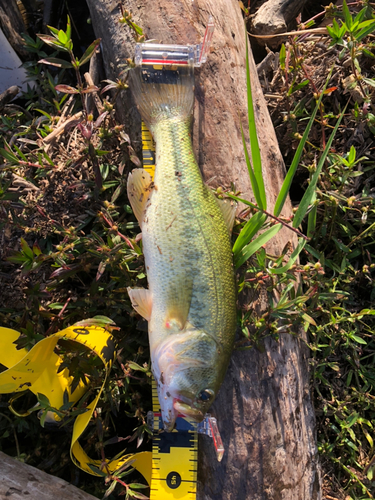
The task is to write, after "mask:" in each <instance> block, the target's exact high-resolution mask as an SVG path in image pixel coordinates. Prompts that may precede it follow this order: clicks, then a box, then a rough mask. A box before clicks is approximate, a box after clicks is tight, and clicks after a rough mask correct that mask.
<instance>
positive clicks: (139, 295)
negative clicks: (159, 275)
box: [127, 287, 152, 321]
mask: <svg viewBox="0 0 375 500" xmlns="http://www.w3.org/2000/svg"><path fill="white" fill-rule="evenodd" d="M127 290H128V294H129V297H130V300H131V303H132V306H133V307H134V309H135V310H136V311H137V313H138V314H140V315H141V316H142V317H143V318H145V319H146V320H147V321H150V318H151V311H152V295H151V292H150V290H147V289H146V288H130V287H128V289H127Z"/></svg>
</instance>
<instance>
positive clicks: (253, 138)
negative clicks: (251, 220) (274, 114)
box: [245, 23, 267, 210]
mask: <svg viewBox="0 0 375 500" xmlns="http://www.w3.org/2000/svg"><path fill="white" fill-rule="evenodd" d="M245 43H246V86H247V114H248V118H249V136H250V146H251V157H252V160H253V166H254V176H255V179H256V184H257V191H258V197H256V196H255V189H254V185H253V180H252V179H251V176H250V181H251V184H252V187H253V191H254V196H255V199H256V200H257V203H258V205H259V206H260V207H261V208H263V210H266V209H267V200H266V190H265V188H264V181H263V174H262V159H261V157H260V149H259V142H258V136H257V130H256V125H255V116H254V106H253V95H252V90H251V80H250V66H249V42H248V38H247V30H246V23H245ZM249 173H250V172H249Z"/></svg>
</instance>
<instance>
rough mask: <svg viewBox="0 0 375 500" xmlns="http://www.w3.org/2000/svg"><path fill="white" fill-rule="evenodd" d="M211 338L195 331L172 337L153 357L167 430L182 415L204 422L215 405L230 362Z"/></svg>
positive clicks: (191, 329)
mask: <svg viewBox="0 0 375 500" xmlns="http://www.w3.org/2000/svg"><path fill="white" fill-rule="evenodd" d="M223 358H225V357H223V355H222V349H221V348H220V345H219V344H218V342H217V341H216V340H215V339H214V338H213V337H212V336H210V335H208V334H206V333H205V332H203V331H199V330H197V329H195V328H193V327H190V328H188V329H187V330H185V331H183V332H181V333H178V334H175V335H171V336H169V337H168V338H167V339H165V340H164V341H162V342H161V343H160V344H159V345H158V347H157V348H156V349H155V352H154V353H152V370H153V373H154V377H155V380H156V382H157V387H158V397H159V403H160V409H161V414H162V419H163V424H164V429H165V430H166V431H168V432H170V431H172V430H173V428H174V425H175V421H176V418H177V417H178V416H180V415H183V416H184V417H188V418H189V419H191V420H193V421H195V422H201V421H202V420H203V418H204V416H205V414H206V412H207V410H208V409H209V407H210V406H211V404H212V403H213V401H214V399H215V397H216V393H217V391H218V389H219V387H220V384H221V382H222V379H223V377H224V374H225V371H226V366H227V362H226V360H225V359H223Z"/></svg>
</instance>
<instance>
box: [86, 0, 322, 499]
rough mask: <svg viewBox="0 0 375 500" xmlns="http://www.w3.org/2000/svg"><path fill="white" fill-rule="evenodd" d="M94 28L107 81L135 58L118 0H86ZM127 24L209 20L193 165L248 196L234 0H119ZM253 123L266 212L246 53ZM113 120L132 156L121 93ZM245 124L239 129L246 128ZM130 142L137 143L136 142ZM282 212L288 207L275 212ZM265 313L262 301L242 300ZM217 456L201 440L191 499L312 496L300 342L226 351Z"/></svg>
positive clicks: (215, 182)
mask: <svg viewBox="0 0 375 500" xmlns="http://www.w3.org/2000/svg"><path fill="white" fill-rule="evenodd" d="M88 5H89V8H90V12H91V18H92V22H93V27H94V30H95V34H96V36H97V37H100V38H101V39H102V50H103V61H104V65H105V70H106V73H107V78H109V79H112V80H114V79H115V78H116V77H118V75H119V73H120V71H121V69H123V68H122V67H121V64H123V63H124V62H125V60H126V59H127V58H129V57H133V55H134V40H133V38H132V35H131V33H130V32H129V30H127V29H126V28H124V27H123V26H122V25H120V23H119V21H118V19H119V18H120V16H121V12H120V10H119V5H118V2H117V0H88ZM126 7H127V8H128V9H129V10H130V11H131V12H132V14H133V16H134V22H135V23H136V24H138V25H140V26H142V27H143V28H144V32H145V34H146V36H147V38H149V39H151V38H152V39H156V40H158V41H159V40H160V41H163V42H164V43H175V44H187V43H190V44H193V43H199V42H200V41H201V40H202V37H203V34H204V30H205V25H206V23H207V19H208V16H209V15H210V14H211V15H212V16H213V18H214V21H215V25H216V28H215V33H214V39H213V47H212V50H211V53H210V54H209V58H208V60H207V63H206V64H205V65H204V66H203V67H202V68H201V69H199V70H197V72H196V99H195V109H194V125H193V140H194V147H195V152H196V157H197V160H198V164H199V166H200V168H201V170H202V173H203V176H204V178H205V179H206V180H208V181H210V185H212V186H220V185H221V186H227V187H228V186H230V183H231V182H234V183H235V184H236V186H237V187H238V188H239V189H241V191H242V196H243V197H246V198H248V199H250V200H254V197H253V195H252V192H251V188H250V184H249V180H248V172H247V166H246V162H245V159H244V153H243V146H242V140H241V132H240V126H239V124H240V120H241V121H242V123H243V124H244V125H246V122H247V114H246V110H247V101H246V77H245V29H244V24H243V19H242V17H241V12H240V8H239V5H238V2H237V1H236V0H215V2H213V1H212V0H196V1H194V2H191V1H187V0H186V1H175V2H170V1H169V0H127V4H126ZM250 64H251V68H250V69H251V78H252V86H253V94H254V95H253V99H254V108H255V114H256V124H257V129H258V131H259V142H260V149H261V156H262V162H263V172H264V178H265V185H266V193H267V199H268V206H269V207H270V210H271V209H272V206H273V204H274V203H275V200H276V196H277V194H278V192H279V189H280V186H281V184H282V181H283V178H284V175H285V167H284V164H283V160H282V157H281V154H280V151H279V148H278V144H277V140H276V136H275V133H274V129H273V126H272V123H271V120H270V117H269V114H268V110H267V106H266V103H265V100H264V97H263V94H262V90H261V87H260V84H259V81H258V78H257V72H256V67H255V64H254V61H253V59H252V57H251V59H250ZM118 111H119V116H120V118H121V119H122V121H123V123H124V124H125V126H126V127H127V129H128V131H129V133H130V135H131V138H132V140H133V143H134V144H135V146H137V145H138V150H140V147H141V142H140V136H139V131H140V117H139V115H138V112H137V110H136V108H135V106H134V104H133V102H132V98H131V95H130V93H128V94H127V95H125V96H124V97H123V100H122V102H121V103H119V108H118ZM245 128H246V127H245ZM137 141H138V142H137ZM290 213H291V204H290V201H288V202H287V203H286V205H285V207H284V210H283V215H284V216H288V215H290ZM288 242H289V243H290V244H291V245H292V247H295V245H296V238H295V235H294V234H293V233H292V232H290V231H288V230H287V229H283V231H281V232H280V233H279V234H278V235H277V236H276V237H275V238H274V240H273V241H272V243H271V244H270V245H269V246H268V251H269V252H270V253H272V254H280V253H281V250H282V249H283V248H284V246H285V244H286V243H288ZM253 301H254V303H256V304H257V307H258V308H260V309H264V308H265V307H267V303H266V301H265V300H264V298H263V299H262V297H246V298H242V299H241V302H242V303H243V304H244V307H250V305H251V303H252V302H253ZM212 414H213V415H214V416H216V417H217V419H218V423H219V427H220V431H221V433H222V437H223V442H224V446H225V448H226V453H225V455H224V458H223V461H222V462H221V463H218V462H217V461H216V458H215V453H214V449H213V444H212V442H210V440H209V439H208V438H206V437H203V438H202V439H200V442H199V446H200V451H199V464H198V481H199V488H198V500H203V499H204V500H227V499H229V498H236V499H237V498H238V499H244V500H245V499H250V498H251V500H271V499H272V500H274V499H275V498H277V499H278V500H284V499H285V500H286V499H288V500H305V499H306V500H319V499H320V498H321V489H320V474H319V465H318V459H317V448H316V444H315V428H314V426H315V419H314V411H313V407H312V403H311V397H310V392H309V373H308V351H307V348H306V347H305V345H304V343H303V340H301V339H299V338H298V337H296V336H292V335H289V334H281V335H280V339H279V341H278V342H276V341H274V340H272V339H271V338H268V339H266V340H265V341H264V344H263V348H262V349H260V350H257V349H255V348H254V349H251V350H246V351H234V353H233V355H232V360H231V364H230V367H229V371H228V373H227V376H226V379H225V382H224V384H223V386H222V388H221V390H220V393H219V395H218V398H217V400H216V402H215V403H214V405H213V407H212Z"/></svg>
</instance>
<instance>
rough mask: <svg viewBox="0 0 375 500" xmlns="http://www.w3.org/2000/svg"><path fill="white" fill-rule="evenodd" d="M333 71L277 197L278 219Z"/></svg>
mask: <svg viewBox="0 0 375 500" xmlns="http://www.w3.org/2000/svg"><path fill="white" fill-rule="evenodd" d="M332 71H333V66H332V68H331V71H330V72H329V75H328V78H327V80H326V83H325V85H324V87H323V90H322V92H321V93H320V96H319V99H318V102H317V103H316V106H315V109H314V112H313V114H312V115H311V118H310V120H309V123H308V124H307V127H306V129H305V132H304V134H303V136H302V139H301V140H300V143H299V144H298V148H297V151H296V152H295V155H294V157H293V161H292V164H291V165H290V167H289V170H288V173H287V174H286V176H285V179H284V182H283V185H282V186H281V189H280V192H279V194H278V196H277V200H276V203H275V208H274V210H273V214H274V215H275V216H276V217H278V216H279V215H280V213H281V210H282V209H283V206H284V203H285V200H286V198H287V196H288V193H289V190H290V186H291V184H292V181H293V177H294V174H295V173H296V170H297V167H298V164H299V161H300V159H301V155H302V152H303V148H304V147H305V144H306V141H307V138H308V136H309V133H310V130H311V127H312V125H313V123H314V120H315V116H316V113H317V112H318V109H319V107H320V103H321V102H322V98H323V94H324V91H325V89H326V88H327V85H328V83H329V80H330V78H331V75H332Z"/></svg>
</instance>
